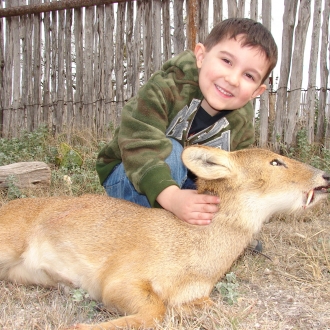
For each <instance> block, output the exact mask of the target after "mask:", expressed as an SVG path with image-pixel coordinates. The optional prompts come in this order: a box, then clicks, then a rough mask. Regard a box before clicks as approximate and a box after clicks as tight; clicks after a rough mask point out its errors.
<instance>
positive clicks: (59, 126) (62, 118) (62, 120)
mask: <svg viewBox="0 0 330 330" xmlns="http://www.w3.org/2000/svg"><path fill="white" fill-rule="evenodd" d="M64 16H65V11H64V10H60V11H59V12H58V39H57V40H58V52H57V56H58V63H57V70H58V72H57V76H58V85H57V91H56V100H57V102H56V107H55V109H56V110H55V111H56V116H55V120H56V122H55V127H56V132H57V133H59V130H66V126H63V125H65V124H66V108H65V106H64V88H65V86H64V84H65V71H64V52H65V41H64V31H65V17H64Z"/></svg>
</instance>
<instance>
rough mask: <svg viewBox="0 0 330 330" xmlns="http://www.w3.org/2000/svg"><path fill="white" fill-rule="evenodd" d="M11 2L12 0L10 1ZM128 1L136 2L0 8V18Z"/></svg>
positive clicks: (72, 1) (90, 0) (70, 1)
mask: <svg viewBox="0 0 330 330" xmlns="http://www.w3.org/2000/svg"><path fill="white" fill-rule="evenodd" d="M10 1H13V0H10ZM128 1H136V0H62V1H53V2H48V3H38V4H30V5H25V6H19V7H16V6H15V7H12V8H2V9H0V17H12V16H21V15H29V14H40V13H46V12H50V11H56V10H63V9H72V8H81V7H90V6H97V5H104V4H110V3H111V4H112V3H121V2H128Z"/></svg>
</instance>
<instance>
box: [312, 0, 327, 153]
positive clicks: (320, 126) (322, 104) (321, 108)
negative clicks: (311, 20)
mask: <svg viewBox="0 0 330 330" xmlns="http://www.w3.org/2000/svg"><path fill="white" fill-rule="evenodd" d="M329 14H330V0H325V2H324V8H323V19H322V28H321V31H322V32H321V52H320V82H321V89H320V93H319V104H318V117H317V127H316V134H315V141H316V142H318V143H322V142H323V140H324V137H325V127H324V122H325V119H326V115H325V108H326V100H327V86H328V83H327V82H328V77H329V69H328V65H327V49H328V43H329ZM324 142H326V144H327V146H328V148H329V142H330V141H328V140H327V141H324ZM329 149H330V148H329Z"/></svg>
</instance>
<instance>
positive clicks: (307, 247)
mask: <svg viewBox="0 0 330 330" xmlns="http://www.w3.org/2000/svg"><path fill="white" fill-rule="evenodd" d="M302 140H303V139H302ZM302 140H301V141H302ZM61 142H65V143H67V144H69V145H70V146H71V147H73V148H74V149H75V150H76V151H78V152H79V154H80V155H82V158H83V159H84V163H83V165H82V166H81V167H75V166H70V168H64V167H61V168H59V167H58V166H57V165H56V161H55V159H56V157H57V156H58V150H59V145H60V143H61ZM102 145H103V142H100V141H96V140H95V139H94V138H93V136H92V135H91V134H89V133H88V132H79V133H76V134H72V135H71V136H70V137H68V136H67V135H61V136H58V137H56V138H53V137H52V136H50V135H49V134H48V132H47V130H45V129H44V128H41V129H39V130H38V131H35V132H33V133H26V134H24V136H23V138H22V139H11V140H4V139H2V140H0V150H1V151H0V166H1V165H5V164H9V163H13V162H17V161H31V160H39V161H45V162H46V163H47V164H49V166H50V167H51V169H52V183H51V186H50V187H49V189H42V190H33V191H24V192H23V191H17V190H16V191H15V189H14V187H11V188H9V189H8V190H7V191H1V192H0V206H1V205H2V204H4V203H7V202H8V200H10V199H13V198H17V197H22V196H36V197H37V196H41V195H43V196H44V195H63V194H72V195H81V194H83V193H100V194H104V191H103V189H102V187H101V186H100V184H99V182H98V177H97V175H96V173H95V170H94V168H95V159H96V154H97V151H98V150H99V148H100V147H101V146H102ZM302 147H303V148H304V149H303V150H302ZM299 148H300V149H299ZM299 148H298V149H291V150H289V151H288V154H289V156H291V157H295V158H301V159H302V160H303V161H305V162H308V163H313V164H314V165H315V163H318V165H319V166H318V167H321V168H323V169H326V170H327V171H329V172H330V168H329V164H330V155H329V154H327V151H325V150H321V149H320V148H314V147H312V146H308V145H301V146H300V147H299ZM65 176H69V177H70V178H71V180H72V184H71V185H69V184H67V181H65ZM10 189H12V191H11V192H10ZM329 213H330V202H329V200H328V201H326V202H325V203H323V204H321V205H320V206H319V207H317V208H316V209H314V210H312V211H307V212H305V213H303V214H302V215H301V216H299V217H292V216H287V217H283V216H278V217H274V218H273V219H271V221H270V222H269V223H267V224H266V225H265V226H264V228H263V230H262V232H261V233H260V235H259V237H258V238H259V239H260V240H261V241H262V242H263V246H264V253H265V254H266V255H267V256H268V257H269V258H270V259H271V260H269V259H268V258H266V257H264V256H262V255H255V254H251V252H248V251H247V252H246V253H245V254H244V255H242V256H241V257H240V258H239V259H238V260H237V261H236V262H235V264H234V265H233V266H232V268H231V270H230V272H231V273H230V274H231V275H229V276H227V277H226V278H224V279H221V284H220V283H219V285H218V286H217V287H218V288H220V290H218V289H217V288H215V289H214V291H213V292H212V299H213V300H214V302H215V305H214V306H213V307H212V308H210V309H208V310H206V309H205V310H196V311H195V312H194V313H193V315H191V316H185V315H181V314H180V311H179V312H178V311H176V312H175V311H169V312H168V313H167V315H166V320H165V322H164V323H163V324H162V325H159V326H158V327H157V329H159V330H166V329H210V330H213V329H214V330H215V329H221V330H222V329H235V330H236V329H237V330H243V329H265V330H266V329H267V330H269V329H276V330H281V329H283V330H284V329H306V330H307V329H330V222H329ZM221 288H222V289H226V290H225V292H224V293H222V294H221ZM222 291H223V290H222ZM229 298H231V299H229ZM117 316H118V315H117V314H116V312H115V311H106V310H104V309H103V308H102V305H100V304H99V303H98V302H95V301H93V300H91V299H90V298H89V296H88V295H87V294H86V293H85V292H84V291H82V290H80V289H69V288H63V287H59V288H53V289H46V288H41V287H37V286H22V285H17V284H14V283H8V282H4V281H0V328H1V329H4V330H14V329H15V330H16V329H35V330H37V329H38V330H39V329H63V328H64V327H65V326H66V325H72V324H74V323H77V322H88V323H90V322H94V323H96V322H101V321H104V320H108V319H110V318H116V317H117Z"/></svg>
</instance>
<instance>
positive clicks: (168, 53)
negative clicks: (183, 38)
mask: <svg viewBox="0 0 330 330" xmlns="http://www.w3.org/2000/svg"><path fill="white" fill-rule="evenodd" d="M162 23H163V25H162V27H163V29H162V31H163V62H166V61H167V60H168V59H170V58H171V57H172V50H171V22H170V0H163V1H162Z"/></svg>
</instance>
